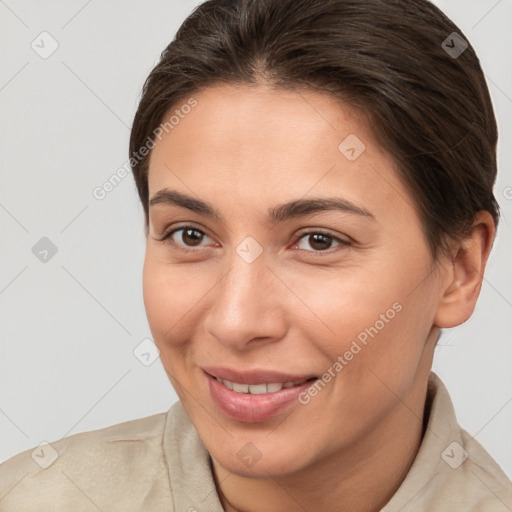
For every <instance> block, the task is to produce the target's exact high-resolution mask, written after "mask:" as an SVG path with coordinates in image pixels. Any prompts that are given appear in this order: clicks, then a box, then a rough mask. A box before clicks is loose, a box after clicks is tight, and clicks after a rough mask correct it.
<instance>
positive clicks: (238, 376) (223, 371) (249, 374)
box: [203, 366, 316, 384]
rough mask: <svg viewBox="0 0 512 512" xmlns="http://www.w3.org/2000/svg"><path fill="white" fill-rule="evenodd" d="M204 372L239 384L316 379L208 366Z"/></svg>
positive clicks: (263, 371) (270, 371) (269, 371)
mask: <svg viewBox="0 0 512 512" xmlns="http://www.w3.org/2000/svg"><path fill="white" fill-rule="evenodd" d="M203 370H204V371H205V372H206V373H208V374H210V375H211V376H212V377H218V378H219V379H223V380H228V381H229V382H236V383H237V384H274V383H281V384H284V383H285V382H299V381H303V380H307V379H311V378H314V377H315V375H311V374H290V373H283V372H278V371H273V370H246V371H243V372H241V371H240V370H234V369H232V368H224V367H220V366H215V367H213V366H206V367H203ZM315 378H316V377H315Z"/></svg>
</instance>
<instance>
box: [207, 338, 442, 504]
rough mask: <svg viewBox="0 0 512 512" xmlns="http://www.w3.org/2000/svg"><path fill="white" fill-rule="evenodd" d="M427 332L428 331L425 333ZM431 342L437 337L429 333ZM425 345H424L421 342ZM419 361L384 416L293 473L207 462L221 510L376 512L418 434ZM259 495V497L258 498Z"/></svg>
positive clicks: (423, 382)
mask: <svg viewBox="0 0 512 512" xmlns="http://www.w3.org/2000/svg"><path fill="white" fill-rule="evenodd" d="M431 334H432V335H433V333H431ZM433 338H434V339H433V342H434V343H435V340H436V339H437V336H434V335H433ZM427 345H430V343H427ZM426 359H428V361H422V363H421V364H420V368H418V373H417V375H416V378H415V381H414V383H413V386H412V387H411V389H410V391H409V393H408V394H407V396H406V397H404V398H403V399H402V400H400V401H397V404H396V405H395V407H394V408H393V409H392V410H391V411H390V413H389V414H388V415H387V416H386V418H385V419H384V420H382V421H381V422H380V423H379V424H377V425H376V426H375V427H374V428H373V429H372V430H371V431H369V432H368V433H366V434H365V435H364V436H363V437H362V438H360V439H359V440H358V441H357V442H356V443H354V444H352V445H351V446H350V447H348V448H346V449H343V451H342V452H336V453H335V454H332V455H331V456H329V457H328V458H324V459H321V460H320V461H318V462H316V463H314V464H313V465H310V466H308V467H307V468H304V469H302V470H300V471H299V472H296V473H293V474H287V475H282V476H269V477H268V478H247V477H244V476H239V475H236V474H234V473H230V472H229V471H228V470H226V469H225V468H223V467H222V466H220V465H219V464H218V463H217V462H216V461H215V460H213V461H212V462H213V470H214V477H215V480H216V485H217V489H218V491H219V497H220V500H221V502H222V505H223V507H224V510H225V511H226V512H263V511H265V512H278V511H279V512H283V511H295V510H322V511H324V512H331V511H332V512H348V511H350V512H374V511H375V512H376V511H379V510H381V508H382V507H384V505H385V504H386V503H387V502H388V501H389V500H390V499H391V497H392V496H393V494H394V493H395V492H396V490H397V489H398V487H399V486H400V484H401V483H402V482H403V480H404V479H405V477H406V475H407V473H408V471H409V469H410V467H411V465H412V463H413V461H414V458H415V457H416V454H417V452H418V449H419V446H420V444H421V440H422V438H423V433H424V428H423V423H424V407H425V399H426V394H427V384H428V377H429V374H430V368H431V362H432V358H431V357H427V358H426ZM262 497H264V498H262Z"/></svg>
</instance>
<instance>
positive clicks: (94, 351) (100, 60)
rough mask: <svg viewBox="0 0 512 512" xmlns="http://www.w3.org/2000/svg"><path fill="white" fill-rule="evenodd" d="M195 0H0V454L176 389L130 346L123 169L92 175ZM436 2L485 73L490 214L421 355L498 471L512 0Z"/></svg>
mask: <svg viewBox="0 0 512 512" xmlns="http://www.w3.org/2000/svg"><path fill="white" fill-rule="evenodd" d="M198 3H200V2H198V1H197V0H172V1H171V0H166V1H162V0H151V1H145V2H143V1H124V2H122V3H121V2H115V1H113V0H108V1H107V0H89V1H85V0H72V1H70V0H66V1H63V0H62V1H55V0H53V1H49V0H47V1H45V2H40V1H36V0H31V1H28V0H18V1H15V0H0V38H1V40H0V52H1V55H0V57H1V63H0V108H1V115H0V249H1V250H0V315H1V316H0V443H1V444H0V461H3V460H6V459H7V458H9V457H11V456H12V455H14V454H16V453H18V452H20V451H22V450H26V449H29V448H32V447H35V446H37V445H38V444H39V443H41V442H43V441H49V442H51V441H53V440H56V439H60V438H62V437H64V436H67V435H71V434H76V433H78V432H84V431H89V430H93V429H98V428H103V427H106V426H109V425H113V424H115V423H120V422H122V421H127V420H131V419H135V418H140V417H143V416H148V415H151V414H155V413H158V412H162V411H166V410H167V409H168V408H169V407H170V406H171V405H172V404H173V403H174V402H175V401H176V400H177V397H176V394H175V393H174V390H173V389H172V387H171V385H170V383H169V381H168V379H167V376H166V374H165V372H164V371H163V368H162V365H161V362H160V359H156V360H155V361H154V362H153V364H151V365H149V366H146V365H144V364H142V363H141V361H140V360H139V359H138V358H137V357H136V356H135V355H134V350H136V347H138V346H139V344H140V343H141V342H142V341H143V340H144V339H146V338H151V333H150V330H149V326H148V323H147V319H146V316H145V311H144V304H143V300H142V264H143V258H144V249H145V246H144V235H143V214H142V207H141V206H140V204H139V199H138V196H137V193H136V189H135V185H134V183H133V178H132V176H131V175H128V176H127V177H126V178H125V179H124V180H122V182H121V183H119V185H118V186H117V187H116V188H115V189H114V190H112V191H111V192H110V193H109V194H107V196H106V197H105V198H104V199H103V200H98V199H96V198H95V197H94V196H93V190H94V188H95V187H97V186H101V185H102V184H103V183H104V182H105V181H106V180H108V179H109V177H110V176H111V175H112V174H114V173H115V172H116V170H117V169H119V168H120V167H122V166H123V164H125V162H126V160H127V153H128V137H129V127H130V125H131V122H132V119H133V115H134V112H135V109H136V106H137V102H138V99H139V94H140V89H141V86H142V84H143V81H144V80H145V78H146V76H147V75H148V73H149V72H150V70H151V69H152V67H153V66H154V65H155V64H156V62H157V60H158V58H159V55H160V52H161V51H162V50H163V49H164V47H165V46H166V45H167V44H168V43H169V42H170V41H171V39H172V38H173V37H174V34H175V32H176V30H177V29H178V27H179V26H180V24H181V23H182V22H183V20H184V19H185V17H186V16H187V15H188V14H189V13H190V12H191V10H192V9H193V8H194V7H195V6H196V5H197V4H198ZM435 3H436V4H437V5H438V6H439V7H441V9H443V10H444V11H445V12H446V13H447V15H448V16H449V17H450V18H451V19H453V20H454V22H455V23H456V24H457V25H458V26H459V27H460V29H461V30H462V32H463V33H464V34H465V36H466V37H467V38H468V39H469V40H470V42H471V43H472V44H473V46H474V47H475V49H476V51H477V54H478V55H479V57H480V60H481V63H482V67H483V70H484V72H485V75H486V78H487V81H488V85H489V89H490V92H491V95H492V99H493V102H494V106H495V111H496V116H497V119H498V123H499V130H500V142H499V177H498V181H497V184H496V196H497V198H498V201H499V203H500V205H501V208H502V219H501V225H500V227H499V234H498V237H497V240H496V243H495V246H494V249H493V252H492V255H491V258H490V261H489V265H488V270H487V273H486V276H485V281H484V285H483V289H482V292H481V296H480V299H479V302H478V305H477V308H476V311H475V313H474V315H473V317H472V318H471V319H470V320H469V321H468V322H466V323H465V324H464V325H462V326H460V327H458V328H455V329H452V330H450V331H448V332H446V333H445V334H444V336H443V338H442V340H441V341H440V343H439V347H438V348H437V349H436V355H435V361H434V367H433V369H434V371H436V372H437V373H438V375H439V376H440V377H441V378H442V379H443V381H444V382H445V384H446V385H447V387H448V389H449V391H450V394H451V396H452V399H453V402H454V405H455V409H456V413H457V416H458V420H459V423H460V424H461V425H462V426H463V427H464V428H465V429H467V430H468V431H469V432H470V433H471V434H472V435H473V436H476V439H477V440H478V441H479V442H480V443H481V444H482V445H483V446H484V447H485V448H486V449H487V450H488V451H489V452H490V453H491V455H492V456H493V457H494V458H495V459H496V461H497V462H498V463H499V464H500V465H501V466H502V468H503V469H504V470H505V471H506V473H507V474H508V475H509V477H512V443H511V436H510V433H511V432H512V372H511V363H512V265H511V264H510V262H511V254H512V250H511V249H512V233H511V224H510V219H511V218H512V172H511V166H510V162H511V161H512V144H510V141H511V140H512V139H511V138H512V99H511V98H512V57H511V53H510V48H512V0H499V1H497V0H471V1H468V0H438V1H436V2H435ZM43 32H45V33H46V34H42V33H43ZM447 35H448V34H447ZM441 42H442V41H440V42H439V44H441ZM57 44H58V47H57V48H56V50H55V51H54V52H53V53H52V54H51V55H47V53H49V52H51V50H53V49H54V47H55V46H56V45H57ZM45 52H46V53H45ZM43 57H46V58H43ZM41 239H43V240H41ZM34 247H35V248H34ZM45 251H46V252H45ZM42 259H43V260H44V259H46V260H45V261H42ZM136 352H137V351H136Z"/></svg>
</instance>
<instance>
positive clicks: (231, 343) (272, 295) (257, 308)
mask: <svg viewBox="0 0 512 512" xmlns="http://www.w3.org/2000/svg"><path fill="white" fill-rule="evenodd" d="M229 263H230V266H229V270H228V271H227V273H226V274H225V275H224V277H223V278H222V279H221V280H220V282H218V283H217V285H216V286H215V288H214V289H213V290H212V294H211V298H210V301H211V307H210V308H209V309H208V313H207V316H206V319H205V328H206V330H207V332H208V333H209V334H211V335H212V336H213V337H214V338H216V339H217V341H218V342H220V343H221V344H223V345H224V346H225V347H227V348H229V349H231V350H236V351H244V350H250V349H252V348H255V347H256V346H257V347H261V345H262V344H263V343H275V342H276V341H278V340H280V339H282V338H283V337H284V336H285V333H286V322H287V315H286V312H285V310H284V308H285V305H286V304H287V303H288V304H289V303H290V297H287V296H286V295H287V294H288V295H289V294H290V292H289V290H287V288H286V286H285V285H284V284H283V283H282V281H280V280H279V278H278V277H277V276H276V272H275V270H273V269H271V268H270V267H269V266H268V264H267V259H266V257H265V252H263V253H262V254H261V255H260V256H259V257H258V258H257V259H256V260H255V261H252V262H250V263H249V262H247V261H245V260H244V259H243V258H242V257H240V256H239V255H238V254H237V253H236V251H233V255H232V257H231V258H230V261H229Z"/></svg>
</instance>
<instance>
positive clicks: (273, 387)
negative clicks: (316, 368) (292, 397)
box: [215, 377, 305, 395]
mask: <svg viewBox="0 0 512 512" xmlns="http://www.w3.org/2000/svg"><path fill="white" fill-rule="evenodd" d="M215 378H216V379H217V380H218V381H219V382H220V383H221V384H223V385H224V386H226V387H227V388H228V389H231V390H233V391H236V392H237V393H250V394H251V395H262V394H263V393H275V392H276V391H281V389H283V388H291V387H293V386H296V385H298V384H302V383H303V382H305V380H299V381H297V382H285V383H281V382H275V383H271V384H239V383H237V382H230V381H229V380H225V379H220V378H219V377H215Z"/></svg>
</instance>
